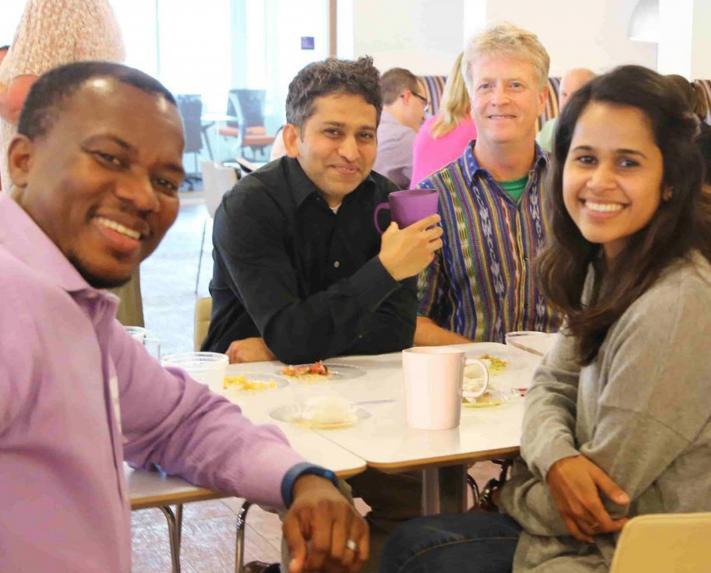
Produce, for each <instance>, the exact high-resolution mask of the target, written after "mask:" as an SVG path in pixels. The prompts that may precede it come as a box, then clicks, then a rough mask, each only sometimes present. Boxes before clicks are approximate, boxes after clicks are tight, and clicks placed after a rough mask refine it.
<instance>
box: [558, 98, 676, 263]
mask: <svg viewBox="0 0 711 573" xmlns="http://www.w3.org/2000/svg"><path fill="white" fill-rule="evenodd" d="M663 175H664V165H663V158H662V153H661V151H660V149H659V148H658V147H657V145H656V142H655V140H654V134H653V133H652V128H651V126H650V123H649V120H648V118H647V117H646V115H645V114H644V113H643V112H642V111H640V110H639V109H637V108H634V107H629V106H617V105H611V104H608V103H602V102H592V103H590V104H588V106H587V107H586V108H585V109H584V110H583V112H582V113H581V115H580V117H579V118H578V121H577V123H576V124H575V130H574V131H573V138H572V140H571V144H570V150H569V151H568V156H567V158H566V161H565V165H564V168H563V200H564V202H565V207H566V209H567V211H568V213H569V214H570V216H571V218H572V219H573V221H574V222H575V224H576V225H577V226H578V228H579V229H580V232H581V233H582V235H583V236H584V237H585V238H586V239H587V240H588V241H590V242H592V243H600V244H602V245H603V248H604V251H605V255H606V257H607V258H608V260H609V259H613V258H614V257H615V256H617V255H618V254H619V253H620V251H621V250H622V249H623V248H624V246H625V245H626V244H627V241H628V240H629V238H630V236H631V235H633V234H634V233H636V232H637V231H639V230H640V229H643V228H644V227H646V226H647V225H648V224H649V222H650V221H651V220H652V217H653V216H654V214H655V213H656V211H657V209H658V208H659V203H660V201H661V187H662V180H663Z"/></svg>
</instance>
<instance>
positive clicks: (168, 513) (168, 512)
mask: <svg viewBox="0 0 711 573" xmlns="http://www.w3.org/2000/svg"><path fill="white" fill-rule="evenodd" d="M181 507H182V506H181ZM158 509H160V510H161V511H162V512H163V515H165V520H166V521H167V522H168V539H169V540H170V560H171V563H172V571H173V573H180V532H179V530H178V524H177V521H176V519H175V514H174V513H173V510H172V509H170V507H169V506H167V505H164V506H161V507H159V508H158ZM181 513H182V509H181ZM181 519H182V517H181Z"/></svg>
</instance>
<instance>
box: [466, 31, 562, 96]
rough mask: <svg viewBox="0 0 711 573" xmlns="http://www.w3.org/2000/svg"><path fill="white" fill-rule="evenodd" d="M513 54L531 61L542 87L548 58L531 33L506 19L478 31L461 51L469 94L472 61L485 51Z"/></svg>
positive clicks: (536, 38) (485, 52)
mask: <svg viewBox="0 0 711 573" xmlns="http://www.w3.org/2000/svg"><path fill="white" fill-rule="evenodd" d="M497 53H498V54H506V55H511V56H516V57H519V58H522V59H524V60H527V61H529V62H530V63H531V64H533V67H534V68H535V70H536V75H537V76H538V83H539V87H540V88H541V89H543V88H544V87H545V86H546V82H547V81H548V69H549V68H550V62H551V60H550V57H549V56H548V52H547V51H546V49H545V48H544V47H543V44H541V42H540V40H539V39H538V36H536V35H535V34H534V33H533V32H529V31H528V30H524V29H523V28H519V27H518V26H514V25H513V24H510V23H508V22H505V23H503V24H498V25H496V26H493V27H492V28H488V29H487V30H484V31H483V32H482V33H481V34H477V35H476V36H474V37H473V38H472V39H471V40H470V41H469V44H468V45H467V47H466V48H465V50H464V57H463V58H462V75H463V76H464V82H465V84H466V86H467V89H468V90H469V94H470V95H471V94H472V92H473V85H472V84H473V82H474V80H473V78H472V63H473V62H474V61H475V60H476V59H477V58H478V57H479V56H483V55H487V54H497Z"/></svg>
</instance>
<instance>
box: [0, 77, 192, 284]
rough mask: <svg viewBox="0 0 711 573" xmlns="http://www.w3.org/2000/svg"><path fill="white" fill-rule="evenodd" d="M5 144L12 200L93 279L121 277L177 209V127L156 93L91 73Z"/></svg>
mask: <svg viewBox="0 0 711 573" xmlns="http://www.w3.org/2000/svg"><path fill="white" fill-rule="evenodd" d="M56 113H57V117H56V119H55V120H54V121H53V123H52V124H51V126H50V127H49V129H48V131H47V133H45V134H43V135H40V136H38V137H36V138H35V139H33V140H30V139H28V138H27V137H25V136H22V135H20V136H17V137H16V138H15V140H13V142H12V144H11V146H10V151H9V162H10V174H11V177H12V179H13V181H14V183H15V185H16V186H17V188H18V196H17V201H18V203H19V204H20V206H21V207H22V208H23V209H25V211H27V213H28V214H29V215H30V217H32V219H33V220H34V221H35V223H37V225H39V226H40V227H41V228H42V230H43V231H44V232H45V234H47V236H48V237H49V238H50V239H51V240H52V241H53V242H54V243H55V244H56V245H57V247H59V249H60V250H61V251H62V253H64V255H65V256H66V257H67V259H69V260H70V261H71V262H72V264H73V265H74V266H75V267H76V268H77V270H78V271H79V272H80V273H81V274H82V276H84V278H85V279H87V281H88V282H89V283H90V284H92V285H93V286H96V287H109V286H118V285H120V284H122V283H124V282H126V281H127V280H128V279H129V278H130V276H131V273H132V272H133V271H134V270H135V269H136V267H137V266H138V264H139V263H140V262H141V261H142V260H143V259H144V258H146V257H147V256H148V255H149V254H150V253H151V252H153V250H154V249H155V248H156V247H157V246H158V243H159V242H160V241H161V239H162V238H163V235H165V233H166V231H167V230H168V228H169V227H170V225H172V223H173V221H174V220H175V218H176V216H177V213H178V193H177V191H178V187H179V185H180V183H181V181H182V178H183V169H182V165H181V162H182V152H183V129H182V123H181V120H180V116H179V114H178V111H177V109H176V107H175V106H174V105H172V104H170V103H169V102H168V101H167V100H165V99H164V98H163V97H161V96H159V95H156V94H151V93H146V92H144V91H141V90H139V89H138V88H135V87H132V86H129V85H127V84H124V83H121V82H119V81H116V80H114V79H111V78H104V77H100V78H94V79H91V80H89V81H87V82H86V83H85V84H84V85H82V86H81V87H80V88H79V89H78V90H77V91H76V92H75V93H74V94H73V95H71V96H69V97H68V98H67V99H66V100H65V101H63V102H62V103H61V104H60V106H59V109H58V111H57V112H56Z"/></svg>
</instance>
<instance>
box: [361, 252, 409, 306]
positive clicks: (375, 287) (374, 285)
mask: <svg viewBox="0 0 711 573" xmlns="http://www.w3.org/2000/svg"><path fill="white" fill-rule="evenodd" d="M352 281H353V282H352V285H353V293H354V294H355V295H356V296H357V297H358V298H359V299H360V301H361V304H362V306H363V308H367V309H375V308H377V307H378V306H380V304H381V303H382V302H383V301H384V300H385V299H386V298H387V297H388V296H389V295H390V293H392V292H393V291H394V290H396V289H398V288H400V286H401V285H400V283H399V282H398V281H396V280H395V279H394V278H393V277H392V275H391V274H390V273H389V272H388V271H387V270H386V269H385V267H384V266H383V263H381V262H380V259H379V258H378V257H377V256H375V257H373V258H372V259H370V260H369V261H368V262H367V263H365V264H364V265H363V266H362V267H361V268H360V269H359V270H358V271H357V272H356V273H355V274H354V275H353V276H352Z"/></svg>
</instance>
